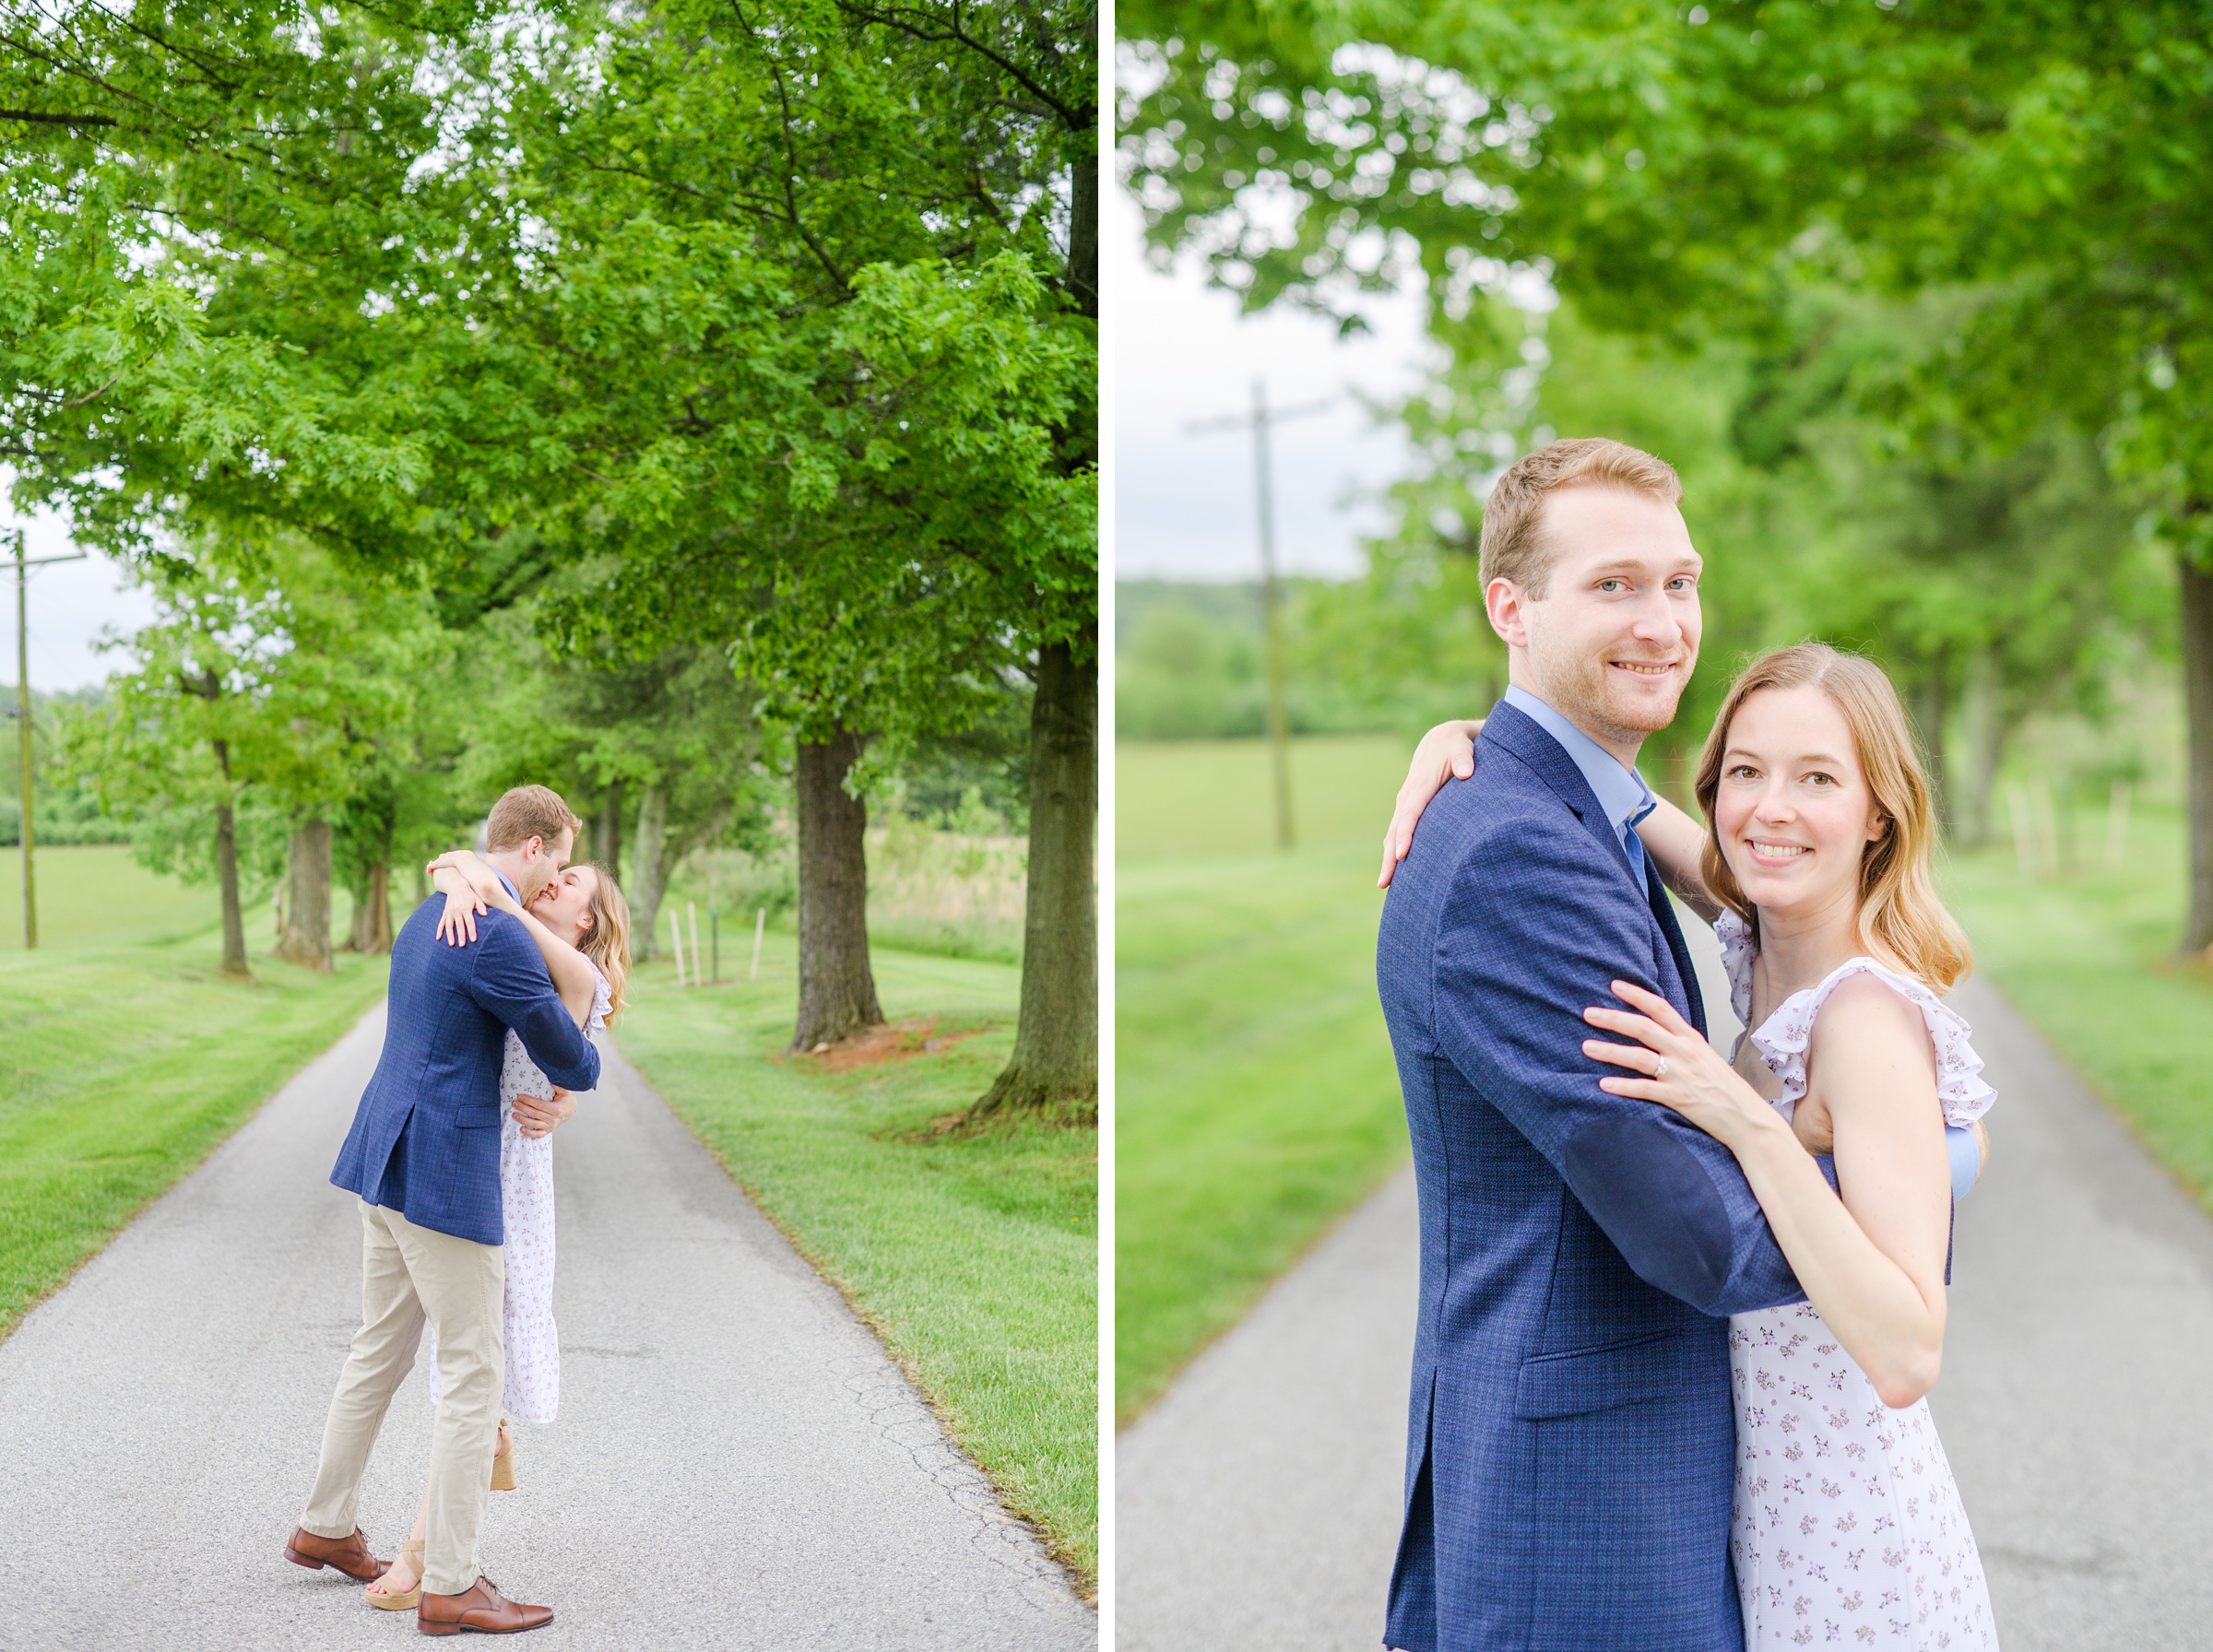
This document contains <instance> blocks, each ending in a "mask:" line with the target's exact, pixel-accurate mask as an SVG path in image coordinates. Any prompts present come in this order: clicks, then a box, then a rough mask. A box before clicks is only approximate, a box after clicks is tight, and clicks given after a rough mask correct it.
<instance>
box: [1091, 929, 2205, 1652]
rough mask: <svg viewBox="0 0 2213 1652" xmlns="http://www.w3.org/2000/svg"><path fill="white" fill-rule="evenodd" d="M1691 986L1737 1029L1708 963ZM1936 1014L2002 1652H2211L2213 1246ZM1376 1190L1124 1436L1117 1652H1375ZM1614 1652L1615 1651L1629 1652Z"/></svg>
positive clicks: (1405, 1296) (1956, 1411) (2187, 1206)
mask: <svg viewBox="0 0 2213 1652" xmlns="http://www.w3.org/2000/svg"><path fill="white" fill-rule="evenodd" d="M1686 931H1688V932H1689V933H1690V935H1691V939H1692V942H1693V945H1694V947H1697V946H1698V943H1699V941H1700V939H1701V938H1704V939H1705V940H1706V941H1707V942H1708V943H1709V944H1708V948H1707V950H1706V951H1705V952H1704V954H1703V955H1702V956H1701V958H1700V960H1699V962H1700V969H1699V974H1700V977H1701V984H1702V985H1703V987H1704V991H1705V997H1706V1001H1707V1003H1708V1005H1709V1006H1710V1007H1719V1013H1718V1014H1717V1015H1715V1016H1714V1017H1713V1018H1712V1019H1713V1020H1714V1021H1715V1023H1716V1025H1715V1027H1714V1033H1715V1038H1716V1042H1717V1043H1722V1044H1725V1043H1726V1041H1727V1040H1728V1039H1729V1038H1730V1037H1732V1036H1733V1035H1734V1032H1735V1025H1736V1023H1735V1022H1734V1019H1733V1018H1731V1017H1730V1016H1729V1014H1728V1011H1727V1009H1726V1005H1727V997H1726V996H1725V992H1724V991H1723V990H1722V983H1721V981H1720V976H1719V957H1718V953H1716V952H1714V951H1713V950H1711V948H1710V934H1708V933H1707V932H1705V931H1704V930H1703V927H1702V926H1687V925H1686ZM1953 1002H1954V1003H1955V1005H1956V1006H1957V1007H1958V1008H1959V1010H1960V1011H1961V1013H1962V1014H1964V1015H1965V1016H1966V1017H1967V1018H1968V1020H1969V1021H1970V1022H1971V1023H1972V1025H1973V1027H1974V1029H1975V1035H1974V1044H1975V1048H1976V1050H1977V1051H1978V1052H1979V1053H1980V1054H1981V1055H1982V1057H1983V1060H1984V1062H1985V1063H1986V1068H1985V1075H1984V1076H1985V1077H1986V1078H1988V1079H1989V1080H1990V1081H1991V1083H1992V1084H1993V1085H1994V1087H1995V1089H1996V1091H1997V1092H1998V1100H1997V1104H1996V1107H1995V1109H1994V1112H1993V1114H1992V1115H1991V1118H1990V1133H1991V1139H1992V1158H1991V1163H1990V1168H1989V1171H1988V1173H1987V1174H1986V1175H1985V1176H1984V1178H1983V1181H1982V1184H1981V1186H1978V1187H1977V1188H1976V1189H1975V1191H1974V1192H1973V1193H1971V1194H1970V1196H1969V1197H1968V1198H1967V1200H1966V1201H1965V1202H1964V1203H1963V1204H1962V1205H1961V1207H1960V1209H1959V1221H1958V1228H1957V1237H1956V1245H1955V1254H1954V1268H1953V1290H1952V1294H1951V1319H1950V1325H1949V1331H1948V1335H1947V1339H1946V1352H1945V1370H1944V1377H1943V1380H1942V1381H1941V1383H1940V1384H1939V1385H1938V1386H1937V1388H1936V1390H1935V1394H1934V1395H1933V1396H1932V1399H1931V1404H1932V1406H1933V1408H1934V1410H1935V1417H1936V1423H1937V1430H1938V1433H1939V1434H1940V1435H1941V1437H1942V1439H1943V1441H1944V1444H1945V1448H1946V1450H1947V1454H1948V1455H1949V1457H1950V1458H1951V1463H1952V1468H1953V1471H1954V1473H1955V1475H1956V1476H1957V1478H1958V1480H1959V1487H1960V1492H1961V1495H1962V1497H1963V1498H1964V1500H1965V1502H1966V1505H1967V1512H1968V1517H1969V1519H1970V1522H1971V1524H1972V1525H1973V1527H1974V1530H1975V1535H1976V1539H1977V1541H1978V1544H1979V1546H1980V1548H1981V1550H1982V1560H1983V1565H1984V1569H1985V1572H1986V1573H1987V1575H1988V1577H1989V1581H1990V1590H1991V1599H1992V1604H1993V1608H1994V1611H1995V1614H1996V1618H1997V1624H1998V1632H1999V1637H2000V1642H2001V1644H2002V1645H2003V1646H2005V1647H2006V1652H2163V1649H2166V1648H2174V1649H2177V1652H2181V1649H2183V1648H2190V1649H2194V1652H2195V1649H2202V1648H2207V1647H2213V1559H2209V1558H2208V1557H2213V1429H2209V1428H2208V1427H2207V1421H2206V1419H2207V1404H2206V1395H2207V1383H2208V1380H2209V1379H2213V1222H2208V1221H2207V1218H2206V1216H2205V1213H2204V1212H2203V1211H2202V1210H2200V1209H2198V1208H2197V1206H2196V1205H2195V1204H2194V1203H2193V1202H2192V1201H2191V1200H2190V1199H2189V1198H2187V1197H2186V1196H2185V1195H2184V1194H2183V1192H2182V1191H2181V1189H2180V1188H2178V1187H2177V1186H2175V1184H2174V1183H2173V1181H2172V1179H2171V1178H2170V1177H2168V1176H2167V1174H2165V1173H2164V1172H2163V1171H2161V1170H2160V1168H2159V1167H2158V1166H2157V1165H2156V1164H2155V1163H2154V1162H2152V1160H2151V1159H2150V1157H2149V1155H2148V1153H2147V1152H2146V1151H2145V1150H2143V1148H2142V1147H2141V1146H2140V1145H2139V1144H2138V1143H2137V1142H2136V1139H2134V1138H2133V1137H2132V1136H2131V1135H2130V1134H2129V1133H2128V1132H2127V1130H2126V1129H2125V1128H2124V1127H2123V1126H2122V1125H2121V1124H2120V1123H2118V1122H2117V1121H2116V1120H2115V1119H2114V1117H2113V1116H2112V1114H2110V1113H2109V1112H2108V1111H2107V1110H2106V1109H2105V1108H2104V1107H2103V1106H2102V1105H2101V1104H2100V1103H2098V1102H2097V1100H2096V1099H2095V1098H2093V1097H2092V1096H2091V1095H2090V1094H2089V1092H2088V1091H2085V1090H2084V1088H2083V1087H2082V1085H2081V1084H2080V1082H2079V1081H2078V1080H2076V1079H2075V1078H2074V1077H2073V1075H2072V1074H2071V1073H2070V1072H2069V1071H2068V1070H2067V1068H2065V1065H2064V1064H2063V1063H2062V1062H2061V1061H2060V1060H2059V1059H2058V1058H2057V1057H2056V1056H2053V1054H2052V1053H2051V1051H2050V1050H2049V1049H2047V1048H2046V1047H2045V1045H2044V1044H2042V1042H2041V1040H2040V1039H2039V1038H2038V1036H2037V1035H2036V1033H2035V1032H2033V1031H2031V1030H2030V1028H2029V1027H2028V1025H2027V1024H2026V1023H2025V1022H2023V1021H2021V1019H2020V1018H2019V1017H2018V1015H2017V1014H2015V1013H2014V1011H2013V1010H2012V1009H2011V1008H2010V1007H2008V1006H2007V1005H2006V1003H2005V1002H2004V1000H2003V999H2001V998H2000V997H1999V996H1998V995H1997V994H1996V993H1995V992H1994V991H1993V990H1992V989H1991V988H1989V987H1987V986H1985V985H1982V984H1981V983H1978V982H1969V983H1968V984H1967V985H1964V986H1963V987H1961V989H1960V990H1959V993H1958V994H1957V995H1956V996H1955V997H1954V999H1953ZM1414 1222H1415V1205H1414V1178H1413V1173H1412V1172H1411V1171H1410V1170H1409V1171H1404V1172H1402V1173H1401V1174H1398V1175H1396V1176H1394V1177H1393V1178H1392V1179H1391V1181H1390V1182H1389V1183H1388V1184H1386V1185H1385V1186H1384V1187H1383V1188H1382V1189H1381V1190H1380V1191H1379V1192H1378V1193H1377V1194H1376V1195H1375V1196H1374V1197H1373V1198H1370V1199H1369V1200H1368V1201H1367V1203H1366V1204H1365V1205H1363V1206H1361V1207H1360V1208H1359V1209H1356V1210H1355V1212H1354V1213H1353V1214H1352V1215H1351V1216H1350V1217H1348V1218H1347V1219H1346V1220H1345V1221H1343V1223H1341V1224H1340V1225H1339V1226H1338V1227H1337V1228H1336V1229H1335V1230H1334V1231H1333V1232H1332V1233H1330V1234H1329V1235H1328V1236H1327V1237H1326V1238H1324V1239H1323V1241H1322V1242H1321V1243H1320V1245H1317V1246H1316V1247H1315V1249H1314V1250H1313V1251H1312V1252H1310V1253H1309V1254H1308V1257H1307V1258H1306V1259H1305V1260H1304V1261H1303V1262H1301V1263H1300V1265H1299V1266H1298V1267H1296V1268H1294V1269H1292V1271H1291V1272H1290V1273H1288V1274H1287V1275H1285V1276H1284V1279H1282V1280H1279V1281H1278V1282H1277V1284H1276V1285H1275V1286H1274V1288H1273V1289H1272V1291H1271V1292H1269V1294H1268V1295H1267V1296H1266V1297H1264V1298H1263V1299H1262V1300H1261V1302H1260V1304H1258V1305H1257V1306H1256V1307H1255V1308H1254V1310H1253V1312H1252V1313H1251V1314H1250V1315H1249V1316H1247V1318H1246V1319H1245V1320H1244V1321H1243V1322H1242V1323H1241V1324H1240V1325H1238V1326H1237V1327H1236V1328H1235V1329H1234V1330H1232V1331H1231V1332H1230V1333H1229V1334H1228V1335H1226V1336H1225V1337H1224V1338H1223V1339H1221V1340H1219V1341H1218V1342H1216V1343H1215V1344H1214V1345H1213V1347H1211V1348H1209V1349H1208V1350H1207V1351H1205V1352H1204V1353H1202V1354H1201V1356H1200V1357H1199V1359H1198V1360H1196V1361H1195V1362H1194V1363H1192V1365H1191V1366H1190V1368H1189V1370H1188V1371H1187V1372H1186V1373H1185V1374H1184V1375H1183V1376H1182V1377H1181V1378H1180V1379H1179V1380H1178V1383H1177V1384H1176V1386H1174V1387H1173V1388H1171V1389H1170V1390H1169V1392H1168V1393H1167V1394H1166V1396H1164V1397H1163V1398H1162V1399H1161V1400H1160V1401H1159V1403H1158V1404H1156V1405H1155V1406H1154V1408H1153V1409H1152V1410H1150V1411H1148V1412H1147V1413H1146V1414H1145V1415H1144V1416H1143V1417H1142V1418H1140V1419H1139V1420H1138V1421H1137V1422H1135V1423H1133V1424H1132V1425H1131V1426H1130V1428H1129V1429H1127V1430H1126V1431H1124V1433H1123V1434H1122V1436H1121V1439H1120V1441H1119V1444H1118V1450H1117V1453H1116V1463H1117V1509H1118V1521H1117V1528H1116V1542H1117V1554H1118V1565H1117V1569H1116V1578H1115V1602H1116V1607H1115V1610H1116V1623H1117V1639H1118V1644H1119V1646H1121V1647H1122V1648H1124V1649H1125V1652H1252V1649H1254V1648H1261V1647H1265V1648H1269V1649H1271V1652H1373V1649H1374V1648H1375V1647H1377V1646H1379V1644H1380V1637H1381V1634H1382V1625H1383V1597H1384V1590H1385V1587H1386V1585H1387V1584H1388V1581H1389V1578H1390V1575H1391V1556H1392V1553H1393V1551H1394V1549H1395V1546H1396V1543H1397V1538H1398V1526H1399V1516H1400V1508H1401V1495H1402V1473H1403V1455H1404V1451H1405V1417H1406V1389H1407V1377H1408V1372H1409V1369H1410V1366H1411V1363H1412V1358H1413V1349H1414V1310H1415V1269H1416V1266H1417V1257H1418V1245H1417V1236H1416V1232H1415V1225H1414ZM1625 1652H1626V1649H1625Z"/></svg>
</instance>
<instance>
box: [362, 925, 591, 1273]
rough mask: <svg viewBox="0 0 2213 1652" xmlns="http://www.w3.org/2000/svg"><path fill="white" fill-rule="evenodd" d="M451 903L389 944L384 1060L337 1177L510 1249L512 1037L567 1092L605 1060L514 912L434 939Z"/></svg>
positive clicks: (415, 1217)
mask: <svg viewBox="0 0 2213 1652" xmlns="http://www.w3.org/2000/svg"><path fill="white" fill-rule="evenodd" d="M444 905H445V897H444V896H443V895H433V896H432V897H431V899H429V900H428V901H425V902H424V903H422V904H421V905H420V906H418V907H417V908H416V909H415V914H414V916H412V917H410V918H409V919H408V921H407V923H406V925H405V926H403V927H402V928H401V929H400V932H399V937H398V938H397V939H396V940H395V941H394V942H393V943H392V985H391V988H390V991H389V995H388V996H389V1008H388V1009H387V1011H386V1018H385V1050H384V1054H383V1055H382V1056H379V1057H378V1059H377V1063H376V1071H375V1073H374V1074H373V1076H372V1077H371V1079H370V1080H369V1088H368V1089H367V1090H365V1091H362V1092H361V1105H360V1106H359V1107H357V1108H355V1109H354V1115H353V1128H352V1129H351V1130H349V1131H348V1132H347V1136H346V1145H345V1146H344V1147H342V1148H340V1149H339V1150H338V1162H337V1166H336V1167H335V1168H334V1169H333V1170H332V1171H331V1173H330V1179H331V1180H332V1181H333V1182H335V1183H336V1184H337V1186H340V1187H344V1188H346V1189H348V1190H349V1191H350V1192H353V1193H358V1194H360V1195H361V1198H365V1199H367V1200H368V1201H369V1202H370V1203H371V1204H373V1205H382V1206H384V1207H385V1209H392V1210H397V1211H398V1212H399V1213H400V1214H401V1215H402V1216H405V1217H406V1218H407V1219H408V1221H411V1222H413V1223H415V1224H416V1225H417V1226H418V1227H425V1228H431V1229H432V1230H434V1231H435V1232H438V1233H451V1234H453V1235H454V1237H455V1238H456V1239H473V1240H475V1241H476V1242H477V1243H478V1244H479V1245H500V1244H503V1243H504V1241H505V1237H506V1224H505V1221H503V1215H502V1210H501V1204H500V1066H501V1060H502V1052H503V1050H504V1048H505V1046H506V1043H507V1032H508V1029H509V1028H513V1029H514V1030H515V1032H516V1034H517V1035H518V1036H520V1037H521V1039H522V1041H523V1047H524V1048H525V1049H526V1050H527V1051H529V1053H530V1059H531V1060H533V1061H535V1062H537V1063H538V1067H539V1068H541V1069H543V1071H544V1072H545V1075H546V1077H547V1078H549V1079H550V1080H552V1081H553V1082H554V1083H556V1084H558V1085H560V1086H561V1087H562V1089H563V1090H590V1089H592V1088H593V1087H595V1086H596V1085H597V1084H598V1082H599V1052H598V1050H596V1049H594V1048H593V1047H592V1045H591V1044H590V1042H589V1041H588V1040H586V1037H585V1035H584V1032H583V1031H582V1029H580V1028H579V1027H578V1026H577V1025H576V1023H575V1021H574V1020H572V1019H571V1018H570V1015H569V1012H568V1010H567V1009H565V1008H564V1007H563V1006H562V1001H561V996H560V994H558V993H556V992H555V991H554V990H553V977H552V976H551V975H550V973H548V972H547V970H546V961H545V960H544V959H543V958H542V957H540V956H539V955H538V946H537V943H536V942H534V941H533V940H532V939H531V938H530V932H529V931H528V930H527V929H525V928H524V927H523V926H522V924H521V923H520V922H519V921H518V920H517V919H515V918H512V917H510V916H508V914H505V913H503V912H499V911H496V910H495V911H492V912H488V913H485V914H482V915H481V916H479V918H478V919H477V938H476V939H475V940H474V941H472V942H470V943H469V944H468V945H467V946H465V947H449V946H447V945H446V944H445V942H444V941H442V940H440V939H439V938H438V915H439V914H440V912H442V911H443V910H444Z"/></svg>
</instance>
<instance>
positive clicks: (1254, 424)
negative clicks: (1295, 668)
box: [1187, 379, 1330, 849]
mask: <svg viewBox="0 0 2213 1652" xmlns="http://www.w3.org/2000/svg"><path fill="white" fill-rule="evenodd" d="M1329 406H1330V403H1329V402H1328V401H1326V400H1324V401H1319V402H1309V403H1308V404H1306V405H1305V406H1304V407H1274V408H1272V407H1269V406H1268V385H1267V382H1266V381H1265V380H1263V379H1255V380H1253V382H1252V411H1251V413H1250V414H1232V415H1230V416H1229V417H1227V418H1224V419H1204V420H1201V422H1199V423H1197V424H1193V425H1190V426H1188V427H1187V428H1188V429H1189V431H1191V432H1192V433H1193V434H1198V433H1200V432H1202V431H1226V430H1249V431H1251V432H1252V468H1253V484H1254V491H1255V493H1256V495H1257V498H1258V501H1259V515H1260V651H1261V656H1262V658H1263V659H1264V661H1265V662H1266V669H1267V673H1268V748H1269V751H1268V755H1269V762H1270V767H1271V768H1272V770H1273V772H1274V777H1275V846H1276V847H1277V848H1279V849H1288V848H1290V847H1291V845H1292V843H1293V841H1294V835H1295V834H1294V832H1293V831H1292V825H1291V714H1290V710H1289V707H1288V705H1287V704H1286V699H1285V691H1284V626H1283V602H1282V592H1281V590H1280V589H1279V587H1278V585H1277V583H1276V577H1275V485H1274V478H1273V475H1272V472H1271V470H1270V467H1269V454H1268V431H1269V428H1270V427H1271V426H1272V425H1279V424H1282V423H1283V422H1284V420H1285V419H1304V418H1306V417H1307V416H1308V414H1312V413H1320V412H1321V411H1323V410H1324V409H1325V408H1327V407H1329Z"/></svg>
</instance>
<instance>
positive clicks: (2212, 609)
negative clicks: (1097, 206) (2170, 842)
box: [2182, 554, 2213, 952]
mask: <svg viewBox="0 0 2213 1652" xmlns="http://www.w3.org/2000/svg"><path fill="white" fill-rule="evenodd" d="M2182 572H2183V704H2184V705H2185V706H2186V708H2187V709H2188V714H2189V726H2190V735H2189V744H2190V916H2189V920H2188V922H2187V924H2186V925H2185V926H2183V951H2185V952H2202V951H2205V950H2207V949H2208V948H2213V567H2207V566H2205V565H2204V564H2201V563H2197V562H2193V561H2192V560H2190V558H2189V557H2188V555H2187V554H2185V555H2184V556H2183V569H2182Z"/></svg>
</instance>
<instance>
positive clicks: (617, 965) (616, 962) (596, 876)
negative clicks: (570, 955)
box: [576, 860, 630, 1021]
mask: <svg viewBox="0 0 2213 1652" xmlns="http://www.w3.org/2000/svg"><path fill="white" fill-rule="evenodd" d="M592 873H593V877H592V893H591V900H590V903H589V904H588V905H587V906H586V909H585V910H586V911H587V912H589V913H590V914H592V926H591V927H590V928H589V929H586V931H585V932H584V938H583V939H582V940H580V941H578V942H577V943H576V950H578V951H579V952H582V953H583V954H584V955H585V956H586V958H588V959H590V960H591V961H592V962H594V963H596V964H598V966H599V973H601V974H602V975H605V976H606V977H607V995H608V999H609V1002H608V1008H607V1018H608V1020H609V1021H612V1020H614V1018H615V1017H616V1016H618V1015H620V1014H621V1013H622V988H623V987H624V986H625V985H628V983H629V981H630V903H629V902H628V901H625V900H624V899H623V898H622V891H621V888H620V887H619V886H618V885H617V884H616V882H615V875H614V873H612V872H611V871H609V870H608V868H607V867H603V866H601V865H600V864H599V863H598V861H596V860H595V861H594V862H592Z"/></svg>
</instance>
